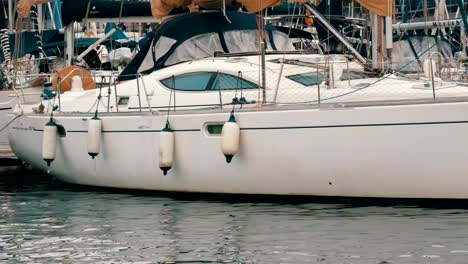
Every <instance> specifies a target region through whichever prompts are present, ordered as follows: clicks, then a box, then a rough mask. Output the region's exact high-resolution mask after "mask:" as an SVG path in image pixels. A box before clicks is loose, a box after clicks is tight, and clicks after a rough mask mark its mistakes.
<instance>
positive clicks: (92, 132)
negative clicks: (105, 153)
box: [86, 114, 102, 159]
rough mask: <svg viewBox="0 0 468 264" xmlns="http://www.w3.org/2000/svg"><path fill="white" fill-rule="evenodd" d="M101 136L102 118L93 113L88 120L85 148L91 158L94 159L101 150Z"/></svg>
mask: <svg viewBox="0 0 468 264" xmlns="http://www.w3.org/2000/svg"><path fill="white" fill-rule="evenodd" d="M101 137H102V120H101V119H100V118H99V117H98V116H97V114H95V115H94V117H93V118H91V119H90V120H89V121H88V137H87V141H86V143H87V148H88V154H89V156H91V158H92V159H95V158H96V156H97V155H99V152H100V150H101Z"/></svg>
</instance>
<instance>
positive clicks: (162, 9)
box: [151, 0, 309, 18]
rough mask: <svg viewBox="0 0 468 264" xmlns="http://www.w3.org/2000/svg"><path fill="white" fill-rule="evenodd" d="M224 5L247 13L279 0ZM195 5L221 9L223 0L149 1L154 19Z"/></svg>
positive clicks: (238, 0)
mask: <svg viewBox="0 0 468 264" xmlns="http://www.w3.org/2000/svg"><path fill="white" fill-rule="evenodd" d="M225 1H226V4H231V3H238V4H240V5H243V6H245V8H246V9H247V10H248V11H249V12H253V13H256V12H259V11H261V10H262V9H265V8H267V7H271V6H275V5H279V4H281V3H282V1H281V0H225ZM289 2H298V3H305V2H309V0H290V1H289ZM190 4H196V5H198V6H201V7H203V8H208V9H216V8H222V7H223V4H224V3H223V0H151V11H152V14H153V16H154V17H155V18H162V17H164V16H167V15H168V14H169V13H170V12H171V11H172V9H174V8H177V7H181V6H189V5H190Z"/></svg>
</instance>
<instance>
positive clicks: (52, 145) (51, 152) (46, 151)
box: [42, 119, 57, 166]
mask: <svg viewBox="0 0 468 264" xmlns="http://www.w3.org/2000/svg"><path fill="white" fill-rule="evenodd" d="M56 149H57V124H55V122H54V121H53V120H52V119H51V120H50V121H49V122H48V123H47V124H46V125H45V126H44V134H43V135H42V159H44V161H45V162H47V166H50V163H52V161H54V160H55V155H56Z"/></svg>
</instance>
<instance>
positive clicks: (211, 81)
mask: <svg viewBox="0 0 468 264" xmlns="http://www.w3.org/2000/svg"><path fill="white" fill-rule="evenodd" d="M174 79H175V89H176V90H179V91H213V90H214V91H217V90H219V89H221V90H235V89H241V88H242V89H256V88H257V85H256V84H255V83H252V82H249V81H247V80H244V79H240V78H238V77H237V76H234V75H230V74H225V73H216V72H197V73H186V74H182V75H178V76H175V78H172V77H169V78H166V79H164V80H161V83H162V84H163V85H164V86H166V87H167V88H170V89H173V88H174Z"/></svg>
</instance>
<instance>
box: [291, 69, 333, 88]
mask: <svg viewBox="0 0 468 264" xmlns="http://www.w3.org/2000/svg"><path fill="white" fill-rule="evenodd" d="M286 78H288V79H290V80H293V81H295V82H297V83H300V84H302V85H304V86H312V85H319V84H321V83H322V82H323V81H325V74H323V73H317V72H306V73H301V74H295V75H289V76H286Z"/></svg>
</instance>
